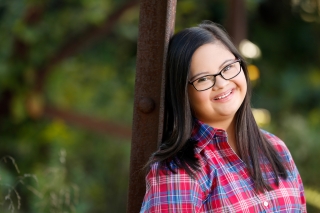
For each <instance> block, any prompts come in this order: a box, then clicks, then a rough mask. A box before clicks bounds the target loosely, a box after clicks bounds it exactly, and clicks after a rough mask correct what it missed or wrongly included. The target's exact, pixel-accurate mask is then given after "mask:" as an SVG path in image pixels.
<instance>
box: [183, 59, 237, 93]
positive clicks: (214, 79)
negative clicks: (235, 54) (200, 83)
mask: <svg viewBox="0 0 320 213" xmlns="http://www.w3.org/2000/svg"><path fill="white" fill-rule="evenodd" d="M238 62H239V63H240V70H239V72H238V73H237V74H236V75H235V76H233V77H232V78H225V77H224V76H223V75H222V72H223V71H224V70H225V69H226V68H227V67H228V66H230V65H232V64H234V63H238ZM241 70H242V64H241V59H236V60H235V61H234V62H232V63H230V64H228V65H226V66H225V67H223V68H222V69H221V70H220V72H219V73H217V74H213V75H204V76H201V77H199V78H197V79H194V80H193V81H188V83H189V84H191V85H192V86H193V87H194V88H195V89H196V90H197V91H199V92H201V91H205V90H208V89H210V88H212V87H213V86H214V85H215V84H216V77H217V76H218V75H220V76H221V77H222V78H223V79H224V80H230V79H233V78H235V77H237V76H238V75H239V73H240V72H241ZM206 76H213V84H212V86H211V87H209V88H207V89H203V90H198V89H197V88H196V87H195V86H194V84H193V83H194V82H195V81H197V80H199V79H200V78H203V77H206Z"/></svg>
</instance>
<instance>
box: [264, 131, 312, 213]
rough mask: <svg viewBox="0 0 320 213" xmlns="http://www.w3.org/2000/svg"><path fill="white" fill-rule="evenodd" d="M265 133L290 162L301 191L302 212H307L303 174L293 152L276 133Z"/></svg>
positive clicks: (291, 170)
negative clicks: (293, 156)
mask: <svg viewBox="0 0 320 213" xmlns="http://www.w3.org/2000/svg"><path fill="white" fill-rule="evenodd" d="M265 135H266V136H267V138H268V139H269V141H271V142H272V144H273V145H274V146H275V148H276V150H277V151H278V152H279V153H280V155H281V156H282V157H283V158H284V159H285V161H286V162H287V163H289V166H290V172H292V174H293V176H294V179H295V180H296V183H297V186H298V188H299V191H300V204H301V207H302V208H301V212H303V213H305V212H307V207H306V197H305V193H304V187H303V183H302V179H301V176H300V174H299V171H298V168H297V166H296V164H295V162H294V160H293V158H292V156H291V153H290V151H289V149H288V148H287V146H286V145H285V143H284V142H283V141H282V140H280V139H279V138H278V137H276V136H275V135H273V134H271V133H268V132H265Z"/></svg>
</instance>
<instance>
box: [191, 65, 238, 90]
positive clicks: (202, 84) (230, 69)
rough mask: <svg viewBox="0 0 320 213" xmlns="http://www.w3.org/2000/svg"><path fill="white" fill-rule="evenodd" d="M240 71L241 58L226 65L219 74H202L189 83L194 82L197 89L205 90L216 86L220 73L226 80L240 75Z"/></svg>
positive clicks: (193, 84)
mask: <svg viewBox="0 0 320 213" xmlns="http://www.w3.org/2000/svg"><path fill="white" fill-rule="evenodd" d="M240 72H241V60H240V59H237V60H235V61H234V62H232V63H231V64H228V65H227V66H225V67H224V68H223V69H222V70H221V71H220V72H219V73H218V74H214V75H205V76H201V77H200V78H197V79H195V80H193V81H189V84H192V86H193V87H194V88H195V89H196V90H197V91H204V90H207V89H210V88H211V87H213V86H214V84H215V83H216V77H217V76H218V75H221V77H222V78H223V79H225V80H230V79H232V78H235V77H236V76H237V75H239V73H240Z"/></svg>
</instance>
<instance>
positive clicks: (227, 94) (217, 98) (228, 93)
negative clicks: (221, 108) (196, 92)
mask: <svg viewBox="0 0 320 213" xmlns="http://www.w3.org/2000/svg"><path fill="white" fill-rule="evenodd" d="M231 93H232V90H230V91H229V92H227V93H226V94H224V95H221V96H219V97H215V98H214V100H220V99H223V98H226V97H228V96H229V95H230V94H231Z"/></svg>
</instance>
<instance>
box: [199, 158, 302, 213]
mask: <svg viewBox="0 0 320 213" xmlns="http://www.w3.org/2000/svg"><path fill="white" fill-rule="evenodd" d="M231 154H232V153H231ZM206 157H209V162H208V160H207V165H206V169H207V171H206V174H207V177H206V178H204V179H203V180H206V181H203V182H202V186H203V188H205V191H206V196H205V197H206V199H205V200H204V201H203V212H232V213H234V212H283V213H284V212H292V213H293V212H302V211H301V209H302V206H301V195H300V190H299V182H298V180H297V178H296V176H295V174H294V172H293V173H289V177H288V178H287V179H286V180H284V179H281V178H280V183H279V186H276V185H275V184H272V187H273V188H274V189H273V190H271V191H266V192H264V193H256V192H255V190H254V187H253V181H252V178H251V177H250V175H249V171H248V169H247V167H246V165H245V164H244V163H243V162H242V161H241V160H240V159H236V158H235V157H236V156H231V155H230V158H227V157H226V156H221V155H219V154H217V153H210V154H209V156H208V153H207V156H206ZM266 178H267V179H268V181H269V182H270V183H274V177H273V175H272V174H269V175H267V176H266Z"/></svg>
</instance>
